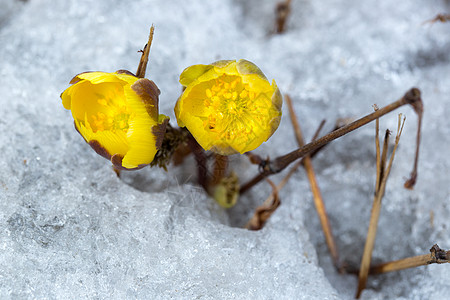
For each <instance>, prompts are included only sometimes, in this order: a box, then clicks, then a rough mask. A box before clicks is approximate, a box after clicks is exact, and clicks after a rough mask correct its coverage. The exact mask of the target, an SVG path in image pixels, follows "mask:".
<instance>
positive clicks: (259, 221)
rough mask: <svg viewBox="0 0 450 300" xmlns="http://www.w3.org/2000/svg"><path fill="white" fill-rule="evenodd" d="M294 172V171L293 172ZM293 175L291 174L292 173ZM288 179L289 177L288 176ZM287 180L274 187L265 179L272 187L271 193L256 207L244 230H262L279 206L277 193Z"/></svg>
mask: <svg viewBox="0 0 450 300" xmlns="http://www.w3.org/2000/svg"><path fill="white" fill-rule="evenodd" d="M294 171H295V170H294ZM292 173H293V172H292ZM289 177H290V176H289ZM288 180H289V178H287V179H286V180H284V179H283V180H282V181H281V182H280V183H279V184H278V186H275V184H274V183H273V181H272V180H270V179H266V181H267V182H268V183H269V184H270V185H271V186H272V189H273V192H272V193H271V194H270V196H269V197H268V198H267V199H266V201H264V203H263V204H262V205H261V206H258V207H257V208H256V210H255V213H254V214H253V217H252V218H251V219H250V220H249V221H248V223H247V224H246V225H245V228H247V229H250V230H260V229H261V228H263V226H264V224H265V223H266V221H267V220H268V219H269V218H270V216H271V215H272V214H273V213H274V212H275V210H276V209H277V208H278V206H280V204H281V201H280V197H279V196H278V191H279V190H280V189H281V188H283V187H284V185H285V184H286V182H287V181H288Z"/></svg>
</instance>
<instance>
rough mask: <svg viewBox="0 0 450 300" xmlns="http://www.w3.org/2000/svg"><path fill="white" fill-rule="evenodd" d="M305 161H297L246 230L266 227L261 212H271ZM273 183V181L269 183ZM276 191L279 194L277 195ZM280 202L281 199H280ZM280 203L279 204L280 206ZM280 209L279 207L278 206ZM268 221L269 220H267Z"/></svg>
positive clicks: (247, 225)
mask: <svg viewBox="0 0 450 300" xmlns="http://www.w3.org/2000/svg"><path fill="white" fill-rule="evenodd" d="M324 124H325V121H322V122H321V123H320V125H319V128H317V130H316V132H315V134H314V137H313V140H314V138H316V137H317V136H318V135H319V133H320V130H322V127H323V125H324ZM303 162H304V160H303V159H302V160H299V161H297V162H296V163H295V164H294V165H293V166H292V168H291V169H290V170H289V172H288V173H287V174H286V176H285V177H284V178H283V179H282V180H281V181H280V183H279V184H278V185H277V186H276V189H274V192H272V193H271V194H270V195H269V197H267V199H266V200H265V201H264V202H263V204H262V205H261V206H259V207H258V208H257V209H256V210H255V213H254V214H253V216H252V218H251V219H250V220H249V221H248V222H247V224H246V225H245V228H247V229H250V230H259V229H261V228H262V226H263V225H264V223H265V221H264V222H261V216H262V214H261V212H262V211H266V210H270V209H271V207H273V206H274V205H275V204H274V203H276V202H274V201H275V197H277V196H278V194H277V193H278V191H280V190H281V189H282V188H283V187H284V186H285V185H286V183H288V181H289V179H290V178H291V177H292V175H294V173H295V172H296V171H297V169H298V168H299V167H300V166H301V165H302V164H303ZM269 183H271V181H270V182H269ZM271 184H272V183H271ZM275 191H276V192H277V193H275ZM278 202H279V199H278ZM279 204H280V203H278V205H279ZM277 207H278V206H277ZM274 211H275V210H273V211H271V214H272V213H273V212H274ZM266 220H267V219H266Z"/></svg>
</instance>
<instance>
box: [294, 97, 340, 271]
mask: <svg viewBox="0 0 450 300" xmlns="http://www.w3.org/2000/svg"><path fill="white" fill-rule="evenodd" d="M285 100H286V103H287V105H288V109H289V116H290V117H291V122H292V126H293V127H294V132H295V138H296V139H297V144H298V146H299V147H302V146H303V145H304V144H305V142H304V139H303V133H302V130H301V127H300V124H299V122H298V118H297V115H296V114H295V111H294V107H293V105H292V100H291V97H289V95H286V96H285ZM302 161H303V167H304V168H305V171H306V175H307V176H308V180H309V184H310V186H311V192H312V194H313V200H314V205H315V207H316V211H317V214H318V215H319V219H320V224H321V226H322V230H323V233H324V235H325V240H326V243H327V246H328V249H329V251H330V254H331V258H332V259H333V263H334V265H335V267H336V268H337V269H339V255H338V250H337V246H336V242H335V240H334V237H333V232H332V230H331V226H330V222H329V219H328V215H327V212H326V209H325V203H324V202H323V198H322V194H321V192H320V188H319V185H318V183H317V178H316V174H315V172H314V168H313V165H312V160H311V156H310V155H306V156H305V157H304V158H303V160H302Z"/></svg>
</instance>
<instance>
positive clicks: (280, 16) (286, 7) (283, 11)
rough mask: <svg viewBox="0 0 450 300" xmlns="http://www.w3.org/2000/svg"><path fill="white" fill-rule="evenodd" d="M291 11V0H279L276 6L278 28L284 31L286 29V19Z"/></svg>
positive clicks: (278, 30) (280, 31) (279, 31)
mask: <svg viewBox="0 0 450 300" xmlns="http://www.w3.org/2000/svg"><path fill="white" fill-rule="evenodd" d="M290 13H291V0H285V1H282V2H279V3H278V4H277V8H276V19H277V20H276V30H277V33H283V32H284V31H285V29H286V21H287V18H288V17H289V14H290Z"/></svg>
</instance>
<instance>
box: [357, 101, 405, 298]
mask: <svg viewBox="0 0 450 300" xmlns="http://www.w3.org/2000/svg"><path fill="white" fill-rule="evenodd" d="M374 109H375V111H377V109H378V108H377V107H376V106H375V107H374ZM404 124H405V118H403V122H402V117H401V114H400V115H399V117H398V127H397V136H396V137H395V146H394V149H393V151H392V154H391V158H390V160H389V163H388V165H387V167H386V163H387V151H388V142H389V135H390V131H389V130H386V134H385V137H384V143H383V150H382V153H381V156H380V144H379V141H378V131H379V120H378V119H377V120H376V125H375V130H376V141H375V147H376V153H377V157H376V159H377V179H376V186H375V195H374V198H373V206H372V212H371V215H370V223H369V229H368V231H367V238H366V244H365V246H364V252H363V257H362V259H361V266H360V269H359V276H358V289H357V291H356V296H355V297H356V298H359V297H360V296H361V293H362V291H363V290H364V288H365V287H366V282H367V277H368V275H369V269H370V262H371V260H372V251H373V246H374V244H375V238H376V235H377V226H378V218H379V216H380V210H381V201H382V199H383V196H384V192H385V190H386V182H387V179H388V177H389V173H390V171H391V167H392V163H393V161H394V157H395V152H396V150H397V147H398V144H399V142H400V136H401V134H402V131H403V125H404Z"/></svg>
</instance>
